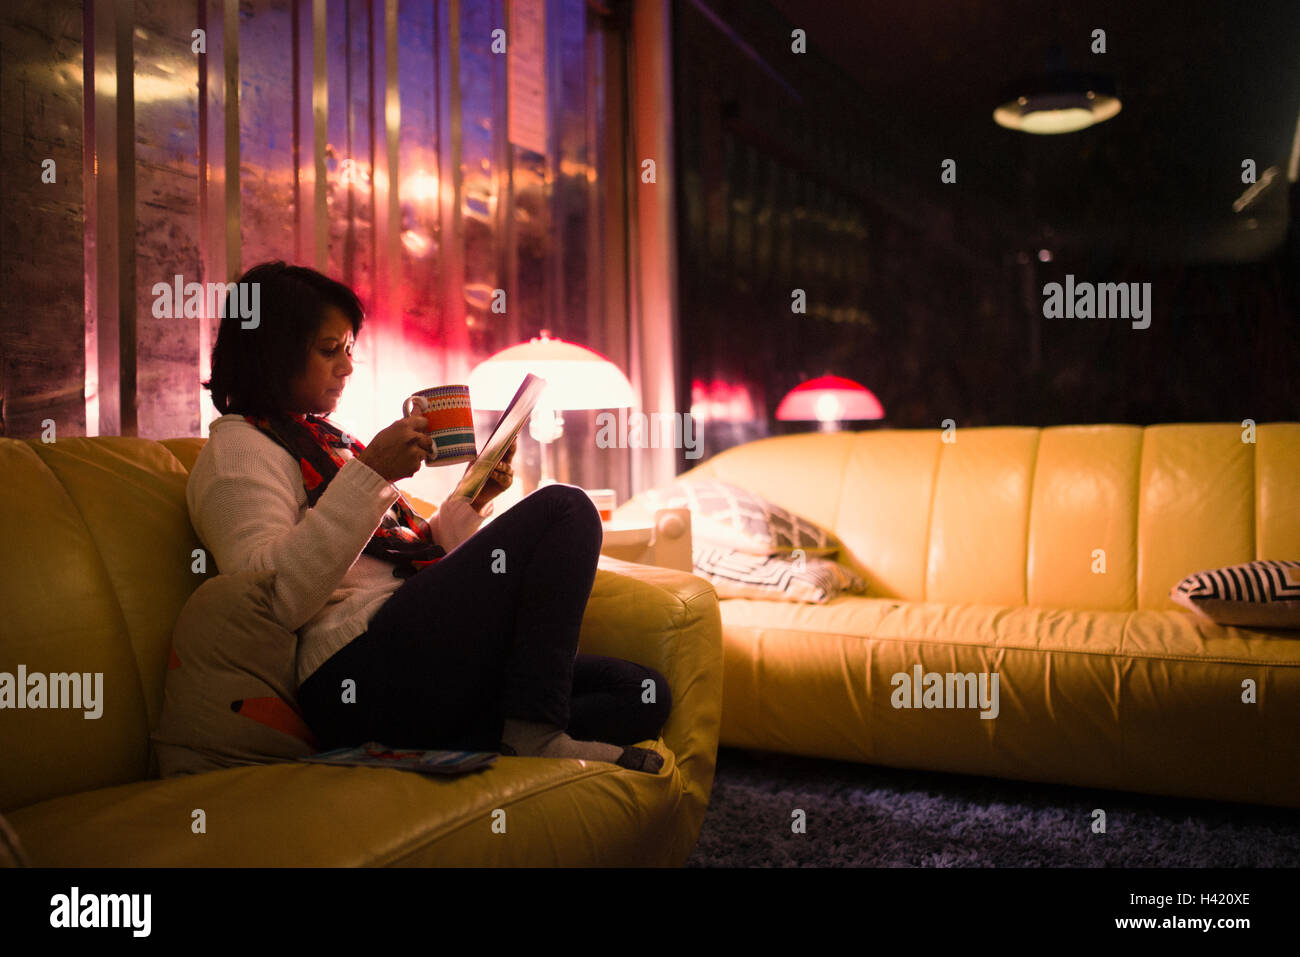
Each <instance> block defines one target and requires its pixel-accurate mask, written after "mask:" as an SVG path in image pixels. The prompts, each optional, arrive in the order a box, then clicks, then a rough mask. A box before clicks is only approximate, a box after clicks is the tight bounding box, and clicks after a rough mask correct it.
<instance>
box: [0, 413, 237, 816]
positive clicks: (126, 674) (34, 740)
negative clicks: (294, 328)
mask: <svg viewBox="0 0 1300 957" xmlns="http://www.w3.org/2000/svg"><path fill="white" fill-rule="evenodd" d="M202 445H203V440H202V439H175V440H171V441H167V442H153V441H149V440H147V439H135V438H110V437H105V438H68V439H59V440H58V441H57V442H53V443H50V444H45V443H42V442H38V441H30V442H28V441H18V440H15V439H3V438H0V475H3V476H4V488H3V490H2V491H0V529H2V530H3V532H2V534H3V545H2V546H0V581H2V582H3V596H4V602H3V608H0V672H4V673H8V674H10V675H15V676H16V675H17V674H18V671H19V666H23V667H24V668H25V670H26V673H27V674H28V675H31V674H33V673H39V674H42V675H50V674H70V673H74V672H75V673H78V674H90V675H94V674H96V673H102V675H103V678H102V685H101V687H102V692H101V700H100V701H99V703H98V704H99V707H101V708H102V714H101V716H100V717H99V718H93V717H92V718H88V717H86V709H85V708H84V707H82V708H57V709H56V708H49V707H46V708H42V709H15V710H9V709H6V710H4V711H3V712H0V811H3V810H8V809H11V808H15V807H21V806H24V805H26V804H32V803H35V802H37V801H40V800H44V799H46V798H49V797H54V796H56V795H60V794H67V793H72V792H77V791H82V790H87V789H90V788H99V787H107V786H110V785H114V784H123V783H127V782H130V781H135V780H139V779H140V778H143V777H147V776H149V775H150V774H152V773H154V771H155V770H156V764H155V763H154V762H155V759H154V756H153V754H152V749H151V746H150V741H149V730H150V729H151V728H153V727H154V726H155V725H156V724H157V720H158V715H159V712H160V710H161V708H162V700H163V681H164V676H165V674H166V666H167V660H168V648H169V647H170V644H171V633H172V626H173V625H174V623H175V621H176V619H177V617H178V616H179V614H180V610H181V607H182V606H183V605H184V604H185V601H186V599H187V598H188V597H189V596H190V593H191V592H192V591H193V590H194V589H195V588H196V587H198V585H199V584H200V583H201V582H202V581H204V579H205V578H206V577H207V575H204V574H196V573H195V572H194V571H192V570H191V567H192V565H193V562H194V559H193V556H192V552H193V550H194V549H196V548H199V547H200V543H199V540H198V538H197V536H196V535H195V534H194V530H193V528H191V527H190V521H189V513H188V509H187V508H186V505H185V483H186V480H187V478H188V474H189V473H188V470H189V468H190V467H191V466H192V465H193V464H194V460H195V458H197V456H198V453H199V449H200V448H202ZM213 571H214V569H213V566H212V563H211V562H210V561H209V562H208V568H207V572H208V574H212V573H213ZM0 680H3V678H2V677H0ZM93 681H94V679H93V678H92V679H91V684H92V686H93ZM91 690H92V687H87V691H91ZM48 703H49V702H48V700H47V704H48ZM82 703H83V704H84V701H83V702H82Z"/></svg>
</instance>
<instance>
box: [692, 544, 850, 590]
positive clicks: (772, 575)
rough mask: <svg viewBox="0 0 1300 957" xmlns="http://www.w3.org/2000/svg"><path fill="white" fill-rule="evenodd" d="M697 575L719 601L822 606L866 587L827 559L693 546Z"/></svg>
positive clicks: (693, 561)
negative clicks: (741, 599)
mask: <svg viewBox="0 0 1300 957" xmlns="http://www.w3.org/2000/svg"><path fill="white" fill-rule="evenodd" d="M691 561H692V564H693V565H694V571H695V574H697V575H699V576H700V577H701V578H704V579H706V580H708V582H709V583H710V584H712V585H713V587H714V589H715V590H716V591H717V593H718V597H719V598H765V599H769V600H771V601H806V602H817V603H823V602H828V601H831V600H833V599H835V598H838V597H839V596H840V594H841V593H843V592H859V593H860V592H864V591H866V590H867V584H866V582H864V581H863V580H862V579H861V578H860V577H858V576H857V575H855V574H854V573H853V572H852V571H850V570H849V569H847V568H845V567H844V566H843V565H840V564H838V563H836V562H833V561H831V560H830V559H827V558H811V557H806V556H803V555H798V556H795V557H791V556H789V555H751V554H749V553H748V552H740V551H736V550H735V549H734V548H714V547H712V546H710V545H694V546H692V548H691Z"/></svg>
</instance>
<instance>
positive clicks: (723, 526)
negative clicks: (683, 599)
mask: <svg viewBox="0 0 1300 957" xmlns="http://www.w3.org/2000/svg"><path fill="white" fill-rule="evenodd" d="M657 508H688V509H690V510H691V537H692V539H693V540H694V541H696V542H703V543H704V544H707V545H713V546H716V547H718V548H724V549H733V550H735V551H741V552H748V553H750V554H751V555H775V554H778V553H782V552H784V553H789V552H792V551H794V550H795V549H802V550H803V552H804V554H805V555H834V554H835V553H836V552H838V551H839V550H840V548H841V543H840V540H839V539H838V538H836V537H835V534H834V533H833V532H831V531H830V530H829V529H825V528H822V527H821V526H820V525H817V524H815V523H813V522H810V521H809V520H808V519H806V518H803V517H802V516H799V515H795V514H794V513H793V512H791V511H789V510H788V509H784V508H782V507H781V506H779V505H776V504H774V503H772V502H769V501H767V500H766V499H764V498H762V497H761V496H758V495H755V494H754V493H753V492H749V491H746V490H745V489H743V488H741V487H740V486H738V485H732V484H731V483H729V482H722V481H719V480H717V479H694V480H687V481H679V482H673V483H672V484H670V485H666V486H663V487H661V488H656V489H650V490H649V491H646V492H642V493H641V494H639V495H634V496H633V497H632V498H630V499H628V500H627V501H626V502H624V503H623V505H621V506H620V507H619V509H618V516H619V518H621V519H627V520H642V521H645V520H647V519H648V517H649V516H651V515H653V514H654V510H655V509H657Z"/></svg>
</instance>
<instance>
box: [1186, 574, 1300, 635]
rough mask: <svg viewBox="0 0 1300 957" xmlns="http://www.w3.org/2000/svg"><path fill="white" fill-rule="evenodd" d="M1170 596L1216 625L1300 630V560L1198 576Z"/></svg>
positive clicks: (1195, 575)
mask: <svg viewBox="0 0 1300 957" xmlns="http://www.w3.org/2000/svg"><path fill="white" fill-rule="evenodd" d="M1169 597H1170V598H1172V599H1173V600H1174V601H1175V602H1177V603H1178V604H1180V605H1182V606H1183V607H1184V608H1188V609H1191V610H1192V611H1193V612H1195V613H1196V614H1197V615H1199V616H1201V617H1202V618H1204V619H1206V620H1208V621H1212V622H1214V623H1215V624H1218V625H1245V626H1247V627H1251V626H1253V627H1258V628H1300V562H1283V561H1268V562H1246V563H1245V564H1242V565H1229V566H1227V567H1226V568H1212V569H1210V570H1209V571H1203V572H1197V573H1196V574H1194V575H1188V576H1187V577H1186V578H1184V579H1183V580H1182V581H1180V582H1179V583H1178V584H1177V585H1175V586H1174V587H1173V590H1172V591H1170V593H1169Z"/></svg>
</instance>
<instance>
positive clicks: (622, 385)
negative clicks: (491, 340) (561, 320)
mask: <svg viewBox="0 0 1300 957" xmlns="http://www.w3.org/2000/svg"><path fill="white" fill-rule="evenodd" d="M530 372H531V373H532V374H533V375H538V376H541V377H542V378H543V379H545V380H546V388H545V389H544V390H543V391H542V395H541V398H540V399H539V400H538V404H539V405H546V406H549V407H551V408H554V409H561V410H563V409H619V408H631V407H632V406H634V405H636V395H635V393H634V392H633V391H632V383H630V382H628V380H627V376H625V375H624V374H623V372H622V370H620V369H619V368H618V366H616V365H614V363H612V362H610V361H609V360H608V359H606V358H605V357H604V356H602V355H601V354H600V353H599V352H596V351H595V350H594V349H588V348H587V347H586V346H580V345H578V344H577V343H574V342H566V341H565V340H563V339H552V338H551V337H550V335H549V334H548V332H547V330H545V329H543V330H542V332H541V335H540V336H535V337H533V338H532V339H529V340H528V341H527V342H521V343H519V345H515V346H510V347H509V348H507V349H502V350H501V351H500V352H498V353H497V354H496V355H494V356H491V357H490V358H488V359H485V360H484V361H482V362H480V363H479V364H478V365H477V366H475V367H474V371H472V372H471V373H470V374H469V394H470V400H471V402H472V404H473V406H474V408H476V409H504V408H505V407H506V406H507V405H509V404H510V400H511V399H512V398H513V397H514V394H515V392H516V391H518V389H519V383H521V382H523V381H524V376H525V375H527V374H528V373H530Z"/></svg>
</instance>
